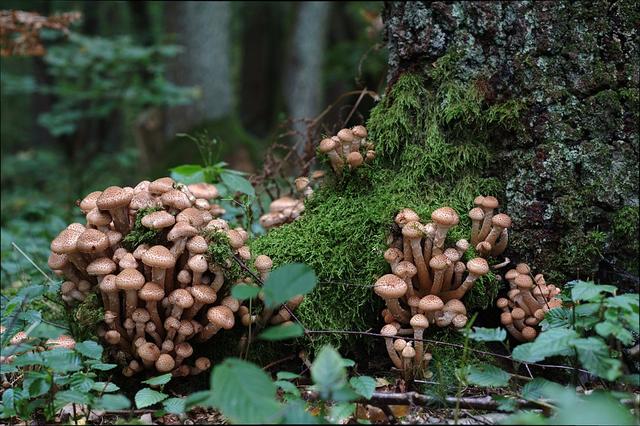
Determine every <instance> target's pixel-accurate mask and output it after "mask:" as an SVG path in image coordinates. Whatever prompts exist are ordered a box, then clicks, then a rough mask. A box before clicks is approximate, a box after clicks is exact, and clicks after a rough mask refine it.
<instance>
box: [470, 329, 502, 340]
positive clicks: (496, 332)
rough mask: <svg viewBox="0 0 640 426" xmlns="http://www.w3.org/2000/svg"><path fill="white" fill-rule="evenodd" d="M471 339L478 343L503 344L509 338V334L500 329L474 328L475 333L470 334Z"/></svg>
mask: <svg viewBox="0 0 640 426" xmlns="http://www.w3.org/2000/svg"><path fill="white" fill-rule="evenodd" d="M469 338H470V339H471V340H475V341H476V342H502V341H504V339H506V338H507V332H506V331H505V330H504V329H503V328H500V327H498V328H484V327H473V331H471V332H469Z"/></svg>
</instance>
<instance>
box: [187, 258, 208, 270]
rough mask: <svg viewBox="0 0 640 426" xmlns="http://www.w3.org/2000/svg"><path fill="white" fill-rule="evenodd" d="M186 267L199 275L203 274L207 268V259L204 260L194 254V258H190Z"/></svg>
mask: <svg viewBox="0 0 640 426" xmlns="http://www.w3.org/2000/svg"><path fill="white" fill-rule="evenodd" d="M187 265H188V266H189V269H191V270H192V271H194V272H200V273H203V272H205V271H206V270H207V267H208V266H209V265H208V264H207V259H205V257H204V256H203V255H201V254H196V255H195V256H193V257H191V259H189V261H188V262H187Z"/></svg>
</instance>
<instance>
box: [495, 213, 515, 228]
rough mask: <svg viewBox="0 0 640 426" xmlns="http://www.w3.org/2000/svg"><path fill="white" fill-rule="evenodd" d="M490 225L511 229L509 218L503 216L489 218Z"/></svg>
mask: <svg viewBox="0 0 640 426" xmlns="http://www.w3.org/2000/svg"><path fill="white" fill-rule="evenodd" d="M491 223H492V224H493V225H494V226H497V227H500V228H511V218H510V217H509V216H508V215H506V214H504V213H498V214H497V215H495V216H493V217H492V218H491Z"/></svg>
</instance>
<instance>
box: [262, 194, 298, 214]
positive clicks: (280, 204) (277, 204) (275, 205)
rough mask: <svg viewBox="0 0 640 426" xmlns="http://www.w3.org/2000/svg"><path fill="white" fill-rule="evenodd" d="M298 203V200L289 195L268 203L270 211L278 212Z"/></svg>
mask: <svg viewBox="0 0 640 426" xmlns="http://www.w3.org/2000/svg"><path fill="white" fill-rule="evenodd" d="M298 203H299V201H298V200H295V199H293V198H291V197H287V196H285V197H280V198H278V199H276V200H273V201H272V202H271V204H270V205H269V211H270V212H271V213H278V212H281V211H283V210H285V209H287V208H293V207H295V206H296V205H297V204H298Z"/></svg>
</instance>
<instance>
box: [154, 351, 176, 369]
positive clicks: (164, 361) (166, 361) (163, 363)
mask: <svg viewBox="0 0 640 426" xmlns="http://www.w3.org/2000/svg"><path fill="white" fill-rule="evenodd" d="M155 365H156V370H158V372H160V373H166V372H169V371H171V370H173V368H174V367H175V366H176V362H175V360H174V359H173V357H172V356H171V355H169V354H160V356H159V357H158V359H157V360H156V364H155Z"/></svg>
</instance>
